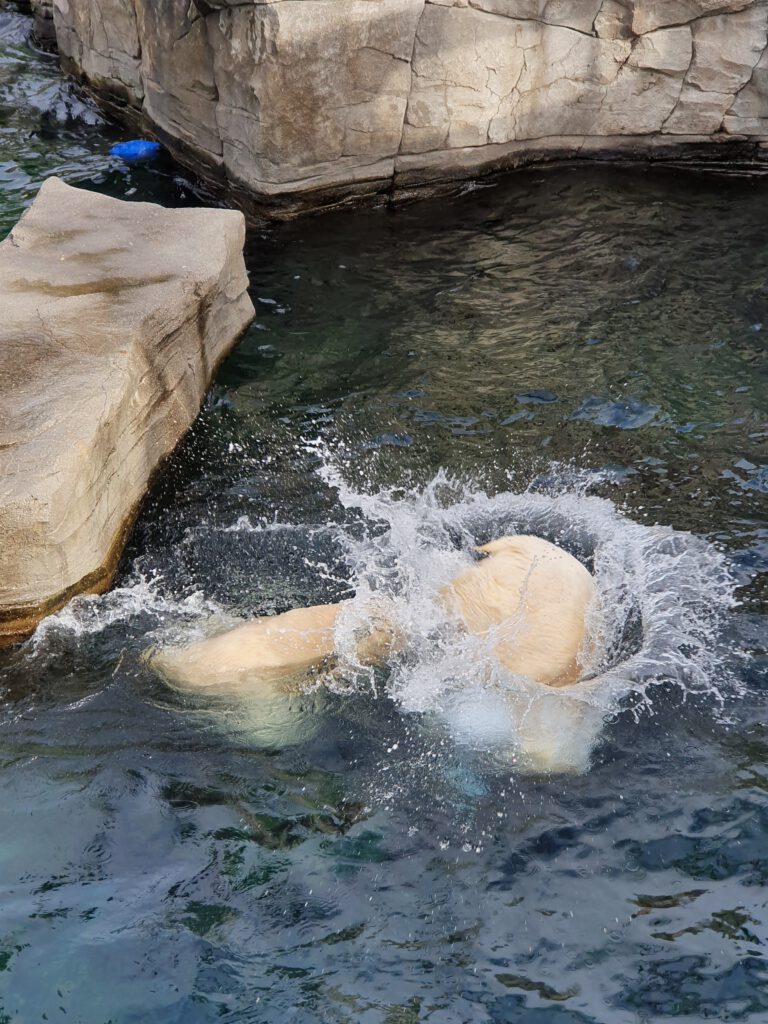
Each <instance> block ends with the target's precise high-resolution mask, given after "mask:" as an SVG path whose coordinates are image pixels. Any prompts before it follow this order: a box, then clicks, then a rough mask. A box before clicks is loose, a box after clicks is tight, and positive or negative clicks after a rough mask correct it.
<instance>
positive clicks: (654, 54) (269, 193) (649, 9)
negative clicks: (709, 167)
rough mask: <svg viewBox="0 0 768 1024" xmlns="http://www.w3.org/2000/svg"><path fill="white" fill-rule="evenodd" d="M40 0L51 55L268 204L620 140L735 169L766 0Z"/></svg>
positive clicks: (747, 155) (663, 155)
mask: <svg viewBox="0 0 768 1024" xmlns="http://www.w3.org/2000/svg"><path fill="white" fill-rule="evenodd" d="M53 3H54V16H55V23H56V29H57V34H58V38H59V47H60V50H61V53H62V57H63V60H64V64H65V66H66V67H68V68H70V69H72V70H74V71H75V72H76V73H77V74H79V75H80V76H81V77H83V78H84V79H85V80H86V81H87V82H88V83H90V86H91V87H92V89H93V90H94V91H95V92H96V93H97V94H98V95H100V96H102V97H104V98H105V99H107V100H109V101H110V103H111V104H112V109H113V110H118V112H119V111H120V110H122V112H123V113H124V114H125V115H126V116H127V117H128V119H131V118H133V119H134V121H136V120H138V121H140V122H141V123H142V124H143V125H144V126H145V127H148V128H151V129H154V130H155V131H156V132H157V133H158V134H159V136H160V138H161V139H162V140H163V141H164V142H166V143H167V144H168V145H170V147H171V148H172V149H173V151H174V153H175V155H176V156H177V157H178V158H179V159H181V160H182V162H185V163H187V164H188V165H190V166H192V167H194V168H195V169H197V170H198V171H200V172H201V173H203V174H204V175H206V176H207V177H208V178H209V179H211V180H215V181H217V182H219V183H220V184H223V185H224V186H225V187H227V188H229V189H230V190H232V191H233V192H234V193H235V194H238V195H242V196H243V197H251V199H253V200H256V201H261V202H262V203H263V208H264V209H265V211H266V212H270V210H271V211H272V212H274V213H277V214H278V215H282V213H283V212H284V213H285V214H290V213H292V212H295V211H296V210H298V209H301V208H304V207H312V206H322V205H328V204H331V203H335V202H338V201H340V200H344V199H345V198H353V197H356V196H359V195H367V194H375V193H386V194H393V193H394V194H397V193H398V190H399V189H400V187H401V185H405V186H406V187H408V188H411V187H416V186H418V185H419V184H421V185H425V184H426V185H429V186H433V185H434V186H435V187H437V185H438V184H439V182H440V181H441V180H442V181H450V180H453V179H455V178H457V177H461V176H462V174H464V175H466V174H468V173H469V171H468V170H467V168H468V167H469V165H470V164H471V167H472V173H473V174H477V173H481V172H483V171H496V170H500V169H502V168H504V167H508V166H519V165H521V164H525V163H531V162H537V161H540V160H541V159H544V158H546V159H555V158H558V159H560V158H563V157H568V156H569V155H579V156H580V157H583V156H585V155H587V154H590V155H595V156H597V155H601V156H604V155H610V156H617V157H621V156H623V155H624V154H625V153H626V149H627V147H626V146H625V145H624V144H623V143H622V141H621V140H622V139H624V138H626V139H632V140H634V141H633V143H632V152H633V155H634V157H635V158H637V157H638V156H640V155H642V154H643V152H644V153H645V155H646V156H648V157H649V158H651V159H653V160H655V161H663V160H668V161H669V162H671V163H674V164H675V165H678V164H679V163H680V162H681V161H684V160H686V159H688V158H689V157H690V159H692V160H696V161H698V162H703V161H705V160H706V154H707V153H708V152H709V153H711V154H712V157H713V158H714V159H715V160H716V161H717V162H718V163H719V164H722V163H723V162H724V161H727V160H728V159H729V154H732V159H733V160H734V161H737V160H740V161H742V163H743V166H744V167H745V168H747V169H748V171H749V172H750V173H751V172H754V171H755V170H756V169H757V167H758V162H759V160H760V158H761V154H762V153H764V148H763V147H762V144H763V143H765V142H766V141H768V136H767V135H766V133H765V118H764V117H763V114H762V111H763V110H764V109H765V105H766V104H768V93H767V92H766V86H765V75H764V74H763V73H762V68H763V67H764V64H763V63H762V61H763V56H764V54H765V52H766V46H767V43H766V19H767V18H768V5H766V3H765V0H162V2H161V3H160V2H157V0H78V2H77V3H75V2H74V0H53ZM662 137H663V138H665V139H666V141H665V144H664V147H662V149H661V150H660V149H659V147H658V146H657V145H656V142H657V140H658V139H660V138H662ZM643 140H645V141H643ZM728 142H730V143H732V145H731V148H730V149H724V148H723V147H724V144H725V143H728ZM707 144H710V146H709V149H708V148H707ZM497 147H508V148H507V149H506V150H505V151H502V150H501V149H499V148H497ZM468 150H476V151H477V152H476V154H475V156H474V157H473V159H472V160H467V159H465V157H464V155H463V154H464V153H466V151H468ZM545 154H548V155H547V156H545ZM461 168H464V170H463V171H462V170H461ZM766 170H768V167H767V168H766Z"/></svg>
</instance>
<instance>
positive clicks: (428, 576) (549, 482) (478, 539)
mask: <svg viewBox="0 0 768 1024" xmlns="http://www.w3.org/2000/svg"><path fill="white" fill-rule="evenodd" d="M313 452H314V455H315V456H317V455H319V456H320V458H319V459H318V467H317V472H318V474H319V476H320V478H321V480H322V482H323V483H324V484H325V486H326V487H328V488H329V489H331V490H332V491H334V492H335V494H336V496H337V499H338V505H337V511H336V513H334V514H333V516H332V517H331V518H332V519H333V521H331V522H327V523H317V522H315V523H304V524H303V523H289V524H286V523H280V522H277V521H272V520H268V519H261V520H251V519H249V518H248V517H247V516H241V517H239V518H238V519H237V520H236V521H235V522H230V523H211V522H204V523H200V524H196V525H195V526H192V527H189V528H188V529H187V531H186V532H185V533H184V535H183V537H182V538H181V539H180V541H179V542H178V546H177V551H176V555H175V556H174V555H173V554H171V558H172V560H173V558H176V560H177V561H179V562H180V563H181V561H182V558H181V552H182V550H183V549H184V546H185V545H189V544H190V543H191V542H192V540H195V538H197V539H199V537H198V534H199V533H200V531H203V532H204V533H205V535H206V537H207V538H208V540H207V543H209V544H214V545H216V544H217V543H218V542H217V540H216V537H217V536H218V537H219V541H220V542H223V538H224V537H230V538H231V537H232V535H233V534H237V535H240V536H243V537H245V536H256V535H258V536H259V537H260V538H261V540H260V542H259V545H257V546H256V547H255V548H254V549H253V554H252V557H253V558H254V559H258V567H259V569H260V570H262V571H263V568H264V564H265V561H264V556H265V552H267V551H268V550H270V548H269V545H272V546H274V547H275V551H276V552H279V551H282V548H280V544H282V543H284V538H285V535H286V533H287V534H289V535H290V536H291V538H292V539H291V544H294V543H295V544H296V545H298V546H299V549H300V551H301V553H302V555H303V563H304V566H305V569H306V577H307V590H308V591H311V585H310V584H311V581H312V580H315V579H317V580H330V581H332V582H334V583H336V584H343V585H345V586H347V585H348V586H350V587H351V588H353V589H354V593H355V597H354V599H353V600H352V601H351V602H350V603H349V605H348V607H347V610H346V611H345V613H344V614H343V615H342V617H341V619H340V621H339V625H338V628H337V644H336V646H337V650H338V651H339V653H340V659H339V660H340V665H339V669H338V670H337V672H336V673H335V675H334V678H333V680H332V683H331V685H332V687H333V688H334V689H336V690H337V691H338V692H340V693H344V694H351V695H354V693H355V691H360V690H361V689H366V688H370V689H371V691H372V692H380V688H381V687H382V686H383V687H384V690H385V692H386V693H387V695H388V696H389V697H390V698H391V699H392V700H393V701H394V702H395V703H396V704H397V705H398V707H399V709H400V711H401V713H402V714H403V715H405V716H406V717H408V716H413V715H415V716H418V717H419V718H420V719H421V720H424V721H427V722H434V724H435V728H436V729H438V730H443V731H445V730H446V729H447V731H448V733H449V735H450V736H451V737H452V739H453V740H454V741H456V742H458V743H460V744H464V745H467V746H469V747H471V748H473V749H477V750H482V751H484V752H486V753H488V754H489V755H490V757H491V759H492V760H494V761H497V762H499V763H500V764H502V765H503V766H505V767H508V766H510V765H512V764H514V765H517V766H519V767H523V768H525V767H528V768H548V769H550V770H555V769H557V770H566V769H567V770H570V771H574V770H579V771H580V770H584V769H585V768H586V767H587V766H588V764H589V759H590V754H591V751H592V749H593V747H594V744H595V742H596V740H597V738H598V737H599V734H600V731H601V728H602V725H603V722H604V720H605V718H606V717H607V716H612V715H615V714H616V713H618V712H619V711H621V710H623V709H626V708H629V710H630V711H631V713H633V714H635V715H639V714H640V713H641V712H642V711H646V712H650V713H653V712H654V687H656V686H658V685H660V684H664V685H666V686H667V687H669V686H670V685H673V686H675V687H677V688H678V689H679V691H680V693H681V695H682V697H683V699H687V698H688V697H689V695H691V694H706V695H707V697H708V698H709V699H712V700H713V701H714V703H715V704H716V705H722V703H723V701H724V698H725V695H726V694H727V692H728V686H729V685H730V680H729V679H728V678H727V676H726V672H725V668H724V666H725V665H726V664H727V662H728V660H729V659H728V658H727V657H726V654H727V652H726V651H725V650H724V642H723V640H722V631H723V625H724V623H725V621H726V619H727V614H728V612H729V610H730V609H731V607H732V606H733V603H734V601H733V590H734V581H733V579H732V578H731V575H730V572H729V569H728V564H727V560H726V558H725V557H724V555H723V554H722V553H721V552H720V551H719V550H718V549H717V548H715V547H713V546H712V545H711V544H709V543H707V542H706V541H705V540H703V539H701V538H698V537H696V536H694V535H692V534H689V533H684V532H679V531H675V530H673V529H671V528H669V527H661V526H649V525H644V524H642V523H638V522H636V521H634V520H633V519H631V518H630V517H629V516H628V515H626V514H625V513H624V512H622V511H621V510H620V509H619V508H617V507H616V505H615V504H614V503H613V502H611V501H610V500H609V499H607V498H603V497H598V496H595V495H594V494H593V493H591V491H593V490H594V488H595V486H596V485H597V484H600V483H603V482H604V476H603V475H601V474H596V473H585V472H574V471H572V470H569V469H567V468H564V467H558V466H552V467H550V471H549V472H548V473H547V475H546V477H539V478H537V480H536V481H535V483H534V484H532V485H531V486H530V487H529V488H527V489H525V490H523V491H516V490H514V489H513V486H512V484H511V483H510V488H509V489H508V490H501V491H499V492H497V493H489V492H487V491H486V490H484V489H483V488H482V487H480V486H478V485H477V484H476V483H474V482H472V481H470V480H466V479H459V478H457V477H453V476H451V475H450V474H449V473H447V472H446V471H440V472H438V473H437V474H436V475H435V476H434V477H433V478H432V479H431V480H430V481H429V482H428V483H427V484H425V485H424V484H422V485H419V486H416V485H414V486H410V487H399V488H397V487H377V486H376V485H373V484H371V485H369V486H368V487H365V486H353V485H352V484H350V483H349V479H348V478H349V476H351V475H352V474H351V473H349V472H347V470H346V469H345V468H344V467H343V464H342V461H341V459H339V458H338V457H331V456H329V454H328V453H327V452H326V451H325V450H323V449H321V448H320V449H319V448H318V447H317V446H315V447H314V449H313ZM358 466H359V463H358ZM515 533H529V534H534V535H537V536H540V537H543V538H545V539H547V540H550V541H552V542H554V543H556V544H558V545H560V546H561V547H563V548H565V549H566V550H567V551H569V552H571V554H573V555H574V556H575V557H576V558H578V559H580V560H581V561H582V562H583V563H584V564H585V565H586V566H587V567H588V568H589V569H590V571H591V572H592V573H593V574H594V577H595V580H596V583H597V594H598V598H597V602H596V606H595V607H594V608H593V609H592V610H591V613H590V621H589V638H588V642H587V644H586V645H585V650H584V654H585V657H586V664H587V671H586V673H585V677H584V679H583V681H582V682H580V683H579V684H577V685H576V686H574V687H569V688H566V689H564V690H553V689H549V688H546V687H543V686H541V685H539V684H537V683H533V682H532V681H530V680H527V679H524V678H521V677H515V676H513V675H511V674H510V673H509V672H508V671H507V670H505V669H504V668H503V667H502V666H501V665H500V664H499V663H498V661H497V660H496V659H495V658H494V656H493V653H492V643H493V639H492V638H491V637H478V636H469V635H467V634H466V633H464V632H463V631H461V630H459V629H457V628H456V627H455V626H451V625H449V624H447V623H446V621H445V611H444V607H443V604H442V602H441V601H440V599H439V594H440V591H441V589H442V588H444V587H445V586H446V585H447V584H448V583H449V582H450V581H451V580H452V579H453V578H454V577H455V576H456V575H457V574H458V573H459V572H461V571H462V570H464V569H465V568H466V567H467V566H468V565H469V564H470V563H471V554H470V552H471V549H472V548H473V547H474V546H475V545H479V544H483V543H486V542H488V541H490V540H493V539H495V538H498V537H500V536H503V535H506V534H515ZM326 537H327V538H330V539H332V541H333V543H332V545H331V546H330V547H329V545H328V543H326V540H325V539H324V538H326ZM319 540H321V541H322V543H318V541H319ZM227 543H229V542H227ZM237 551H238V554H237V557H238V558H239V559H241V560H245V559H246V558H247V557H248V554H247V552H246V551H245V550H244V549H237ZM329 552H330V554H329ZM273 561H274V568H273V572H274V573H275V579H274V580H273V581H267V584H266V585H264V586H263V587H262V594H266V593H267V592H269V593H270V594H272V591H273V590H274V591H275V592H276V593H278V592H279V588H280V579H279V576H280V573H281V565H282V566H283V571H284V563H283V561H281V559H280V558H274V559H273ZM245 570H246V571H245V575H246V576H247V575H248V572H249V569H248V566H247V565H246V566H245ZM189 583H190V581H189V580H186V582H185V587H186V589H182V590H181V591H179V590H177V591H176V592H175V593H174V588H173V586H172V583H169V582H168V581H167V580H164V579H163V578H162V577H145V576H142V575H141V573H140V571H138V570H137V571H136V573H135V574H134V577H133V579H132V580H129V581H128V582H127V583H126V584H125V585H124V586H122V587H119V588H117V589H115V590H113V591H112V592H111V593H109V594H107V595H105V596H104V597H102V598H88V597H85V598H77V599H75V600H74V601H73V602H71V603H70V604H69V605H68V606H67V607H66V608H65V609H64V610H63V611H62V612H60V613H58V615H55V616H52V617H51V618H49V619H47V620H46V621H45V622H44V623H43V624H41V626H40V627H39V629H38V631H37V633H36V634H35V636H34V638H33V640H32V641H31V647H32V649H33V650H34V651H35V652H37V653H43V654H44V652H45V650H46V649H50V650H51V651H55V649H56V642H57V641H58V640H60V638H61V637H62V635H63V634H70V635H71V636H73V637H74V638H76V637H78V636H80V635H83V634H94V633H98V632H100V631H102V630H105V629H106V628H107V627H117V626H119V625H120V624H121V623H122V624H123V627H122V628H123V633H124V634H131V635H132V638H133V639H132V640H130V641H129V640H128V638H127V637H125V639H126V642H129V643H133V644H134V646H135V644H136V643H137V642H139V640H140V641H141V643H142V644H143V646H147V645H149V644H153V643H160V644H178V643H185V642H186V643H189V642H191V641H192V640H195V639H199V638H201V637H203V636H205V635H210V634H211V633H213V632H220V631H221V630H223V629H226V628H229V627H231V626H232V625H234V624H235V623H236V622H237V621H239V620H238V619H237V618H235V617H233V616H232V615H231V614H228V613H227V611H226V610H225V607H224V606H223V605H222V604H221V603H220V602H217V601H213V600H211V599H210V598H209V597H207V596H206V595H205V594H204V587H203V585H202V583H201V581H200V580H199V579H198V580H193V581H192V583H193V584H194V586H192V587H191V588H190V587H189ZM291 585H292V586H293V585H295V581H294V582H293V584H291ZM270 588H271V589H270ZM286 588H287V589H290V587H289V585H288V584H287V583H285V582H284V583H283V590H286ZM286 593H287V590H286ZM265 600H266V598H265ZM270 600H271V601H272V603H273V604H274V600H275V599H274V595H273V596H271V597H270ZM293 601H294V602H295V595H294V596H293ZM278 603H279V593H278ZM308 603H313V601H312V600H309V601H308ZM372 605H376V606H378V607H382V606H384V607H385V613H386V616H387V619H388V620H389V622H390V623H391V626H392V629H393V632H394V634H395V635H396V636H399V637H402V638H404V639H403V642H402V643H400V644H398V645H396V649H395V650H394V651H393V652H392V655H391V658H390V661H389V664H388V666H387V669H386V673H385V674H384V675H382V673H381V672H380V671H379V670H374V669H373V668H371V667H370V666H369V665H364V664H361V663H360V662H359V661H358V660H357V655H356V652H357V643H356V638H357V637H359V635H360V631H361V630H362V631H364V630H365V628H366V626H367V624H368V622H369V619H370V613H371V607H372ZM272 610H274V608H273V607H272V605H269V607H268V606H267V605H264V607H258V608H254V611H255V612H256V613H261V614H267V613H269V612H270V611H272ZM351 699H354V697H352V698H351ZM250 717H251V716H250V715H247V716H246V718H248V719H249V720H250ZM257 717H258V716H257ZM273 717H274V716H273ZM288 718H290V715H288ZM281 721H282V720H281ZM278 724H279V723H278ZM273 731H275V732H276V735H277V734H280V729H277V730H273ZM283 731H284V732H285V735H286V736H288V735H289V732H290V730H287V731H286V730H283ZM304 731H306V730H304ZM302 734H303V733H302ZM277 739H279V735H277ZM277 739H275V737H272V739H271V740H270V742H272V741H273V740H274V742H276V743H277ZM291 742H293V740H291ZM278 745H279V743H278Z"/></svg>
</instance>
